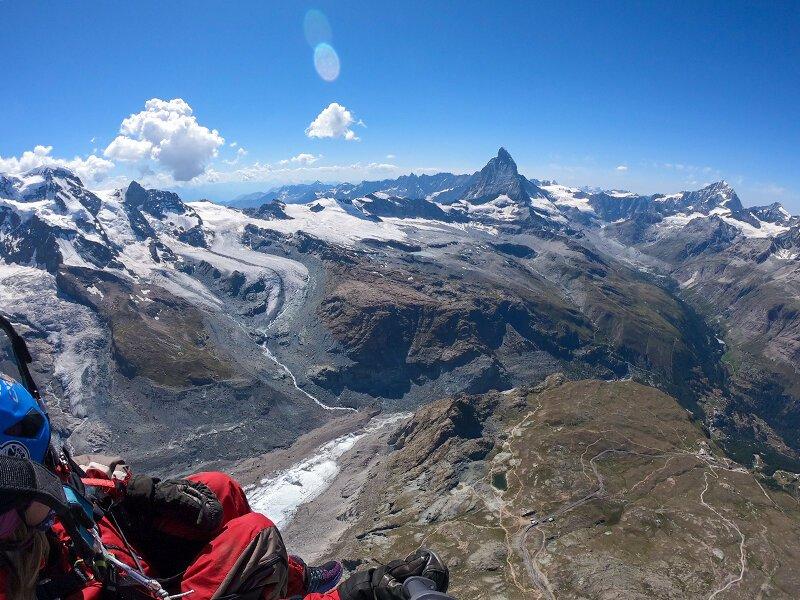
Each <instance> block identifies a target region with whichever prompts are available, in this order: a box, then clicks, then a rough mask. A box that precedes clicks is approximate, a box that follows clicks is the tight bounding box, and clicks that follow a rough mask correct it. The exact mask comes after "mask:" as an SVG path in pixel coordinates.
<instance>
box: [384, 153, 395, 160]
mask: <svg viewBox="0 0 800 600" xmlns="http://www.w3.org/2000/svg"><path fill="white" fill-rule="evenodd" d="M395 158H397V157H396V156H395V155H394V154H387V155H386V160H394V159H395Z"/></svg>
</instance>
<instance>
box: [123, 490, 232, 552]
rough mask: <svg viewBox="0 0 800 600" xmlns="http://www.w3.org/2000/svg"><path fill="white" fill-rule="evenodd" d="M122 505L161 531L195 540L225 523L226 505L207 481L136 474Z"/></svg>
mask: <svg viewBox="0 0 800 600" xmlns="http://www.w3.org/2000/svg"><path fill="white" fill-rule="evenodd" d="M121 505H122V507H123V508H124V509H126V510H127V511H129V512H132V513H134V514H137V515H139V516H140V517H142V516H143V517H145V518H146V519H147V520H148V521H149V522H150V524H151V525H152V526H153V527H154V528H155V529H157V530H159V531H162V532H164V533H167V534H170V535H173V536H178V537H182V538H186V539H191V540H203V539H206V538H207V537H208V536H210V535H213V534H214V533H216V532H217V531H218V530H219V528H220V525H221V524H222V504H221V503H220V501H219V499H218V498H217V496H216V495H215V494H214V492H213V491H211V489H210V488H209V487H208V486H207V485H205V484H204V483H201V482H198V481H190V480H188V479H170V480H166V481H161V480H160V479H158V478H155V477H149V476H147V475H134V476H133V477H132V478H131V480H130V482H129V483H128V485H127V489H126V490H125V495H124V497H123V500H122V503H121Z"/></svg>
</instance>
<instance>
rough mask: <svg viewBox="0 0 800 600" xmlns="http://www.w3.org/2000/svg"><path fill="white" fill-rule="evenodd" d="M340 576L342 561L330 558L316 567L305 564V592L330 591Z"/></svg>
mask: <svg viewBox="0 0 800 600" xmlns="http://www.w3.org/2000/svg"><path fill="white" fill-rule="evenodd" d="M341 578H342V563H340V562H339V561H337V560H331V561H329V562H326V563H325V564H324V565H320V566H318V567H310V566H306V594H314V593H316V594H324V593H325V592H330V591H331V590H332V589H333V588H335V587H336V585H337V584H338V583H339V580H340V579H341Z"/></svg>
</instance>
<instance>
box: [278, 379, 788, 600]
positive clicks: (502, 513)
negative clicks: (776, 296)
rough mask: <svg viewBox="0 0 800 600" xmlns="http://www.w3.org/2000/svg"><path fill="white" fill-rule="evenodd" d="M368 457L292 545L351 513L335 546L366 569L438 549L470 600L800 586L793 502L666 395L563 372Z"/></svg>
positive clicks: (450, 405)
mask: <svg viewBox="0 0 800 600" xmlns="http://www.w3.org/2000/svg"><path fill="white" fill-rule="evenodd" d="M368 454H369V456H359V453H358V452H357V451H354V453H353V454H351V456H349V457H346V460H345V464H346V462H347V461H348V460H349V461H351V462H352V463H353V464H360V465H361V464H365V465H367V466H368V474H367V475H366V477H361V476H360V472H362V471H361V469H354V470H353V471H352V473H353V476H355V475H356V474H358V477H356V478H355V479H353V480H352V482H351V484H350V485H348V484H347V483H346V482H342V483H340V484H339V485H338V486H335V487H334V488H331V491H330V492H329V493H328V494H326V495H324V496H322V497H320V498H318V499H317V500H316V501H315V502H314V503H312V504H310V505H308V506H307V507H306V510H305V511H304V512H303V513H302V514H300V515H298V518H297V519H298V520H297V521H296V522H295V523H294V524H293V525H292V528H290V530H289V533H288V534H287V535H288V536H289V538H288V539H291V532H292V531H299V530H302V529H303V528H304V527H305V525H304V522H309V521H311V520H313V519H314V518H315V516H314V515H316V514H324V513H318V512H317V511H320V510H326V507H331V506H338V514H339V517H338V520H339V522H340V523H341V524H343V525H344V526H345V527H346V532H345V533H344V534H343V535H341V536H340V537H339V540H338V541H335V542H333V544H332V546H331V547H330V548H328V553H329V554H332V555H338V556H343V557H347V558H348V559H349V561H348V563H347V564H348V565H349V566H350V567H355V566H356V565H358V564H360V563H362V562H371V560H372V557H379V556H395V555H404V554H405V553H407V552H410V551H412V550H414V549H415V548H417V547H419V546H425V545H429V546H432V547H435V548H437V549H438V550H440V551H441V552H442V553H443V555H444V556H445V557H446V558H447V559H448V561H449V562H450V564H451V565H452V566H453V567H454V569H453V572H454V576H453V586H452V590H453V592H454V594H455V596H456V597H459V598H486V599H489V598H508V599H514V598H520V599H522V598H526V599H527V598H660V599H661V598H663V599H667V598H676V599H677V598H716V597H720V598H722V597H724V598H743V599H744V598H747V599H749V598H790V597H793V596H794V595H795V592H796V590H797V589H798V586H800V579H798V572H797V569H796V565H797V564H800V563H799V562H798V561H800V543H799V542H798V533H800V507H798V504H797V500H796V498H795V497H792V495H790V494H788V493H786V492H784V491H782V490H781V489H780V487H779V484H778V483H777V482H776V480H775V479H773V478H770V477H767V476H765V475H763V474H761V473H760V472H758V471H749V470H748V469H746V468H744V467H742V466H741V465H738V464H736V463H734V462H732V461H731V460H729V459H728V458H726V457H725V455H724V454H723V453H722V451H721V450H720V449H719V448H718V447H716V446H715V445H714V444H713V442H710V441H709V439H708V438H707V437H706V435H705V434H704V433H703V431H702V430H701V429H699V428H698V427H697V425H695V424H694V423H692V421H691V420H690V418H689V416H688V415H687V413H686V411H685V410H684V409H683V408H681V407H680V405H679V404H678V402H677V401H676V400H675V399H673V398H670V397H669V396H667V395H665V394H663V393H662V392H659V391H657V390H655V389H653V388H649V387H645V386H642V385H639V384H636V383H633V382H601V381H575V382H567V381H564V379H563V377H561V376H552V377H550V378H548V379H547V380H546V381H545V382H544V383H543V384H541V385H539V386H538V387H535V388H533V389H528V390H524V389H515V390H512V391H509V392H505V393H491V394H486V395H480V396H466V397H464V396H461V397H456V398H448V399H444V400H441V401H437V402H434V403H433V404H431V405H429V406H427V407H425V408H423V409H421V410H419V411H418V412H417V413H416V415H415V416H414V417H413V419H411V420H410V421H409V422H408V423H407V424H405V425H403V426H402V427H401V428H400V429H399V430H398V431H397V432H396V433H395V434H394V435H393V436H392V438H391V439H390V440H389V445H388V446H386V447H384V450H383V452H382V453H381V452H376V451H375V450H374V449H372V450H371V451H370V452H369V453H368ZM381 454H382V458H380V459H379V460H378V462H377V464H375V456H380V455H381ZM370 462H372V463H373V464H372V466H369V465H370ZM348 477H349V475H348V471H347V470H345V471H344V472H343V475H342V476H340V479H348ZM778 479H779V480H780V481H781V482H782V483H783V484H784V485H787V486H788V487H792V486H793V484H792V483H791V481H789V480H790V479H791V478H790V477H788V476H787V475H786V474H785V473H784V474H781V473H779V474H778ZM354 485H355V486H356V488H355V489H354V488H353V486H354ZM794 486H796V484H794ZM301 539H302V538H301Z"/></svg>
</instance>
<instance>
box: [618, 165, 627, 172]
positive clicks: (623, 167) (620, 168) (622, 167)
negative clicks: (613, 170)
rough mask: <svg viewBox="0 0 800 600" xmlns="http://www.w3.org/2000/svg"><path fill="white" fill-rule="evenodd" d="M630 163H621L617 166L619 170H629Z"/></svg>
mask: <svg viewBox="0 0 800 600" xmlns="http://www.w3.org/2000/svg"><path fill="white" fill-rule="evenodd" d="M627 170H628V165H619V166H617V171H627Z"/></svg>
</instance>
